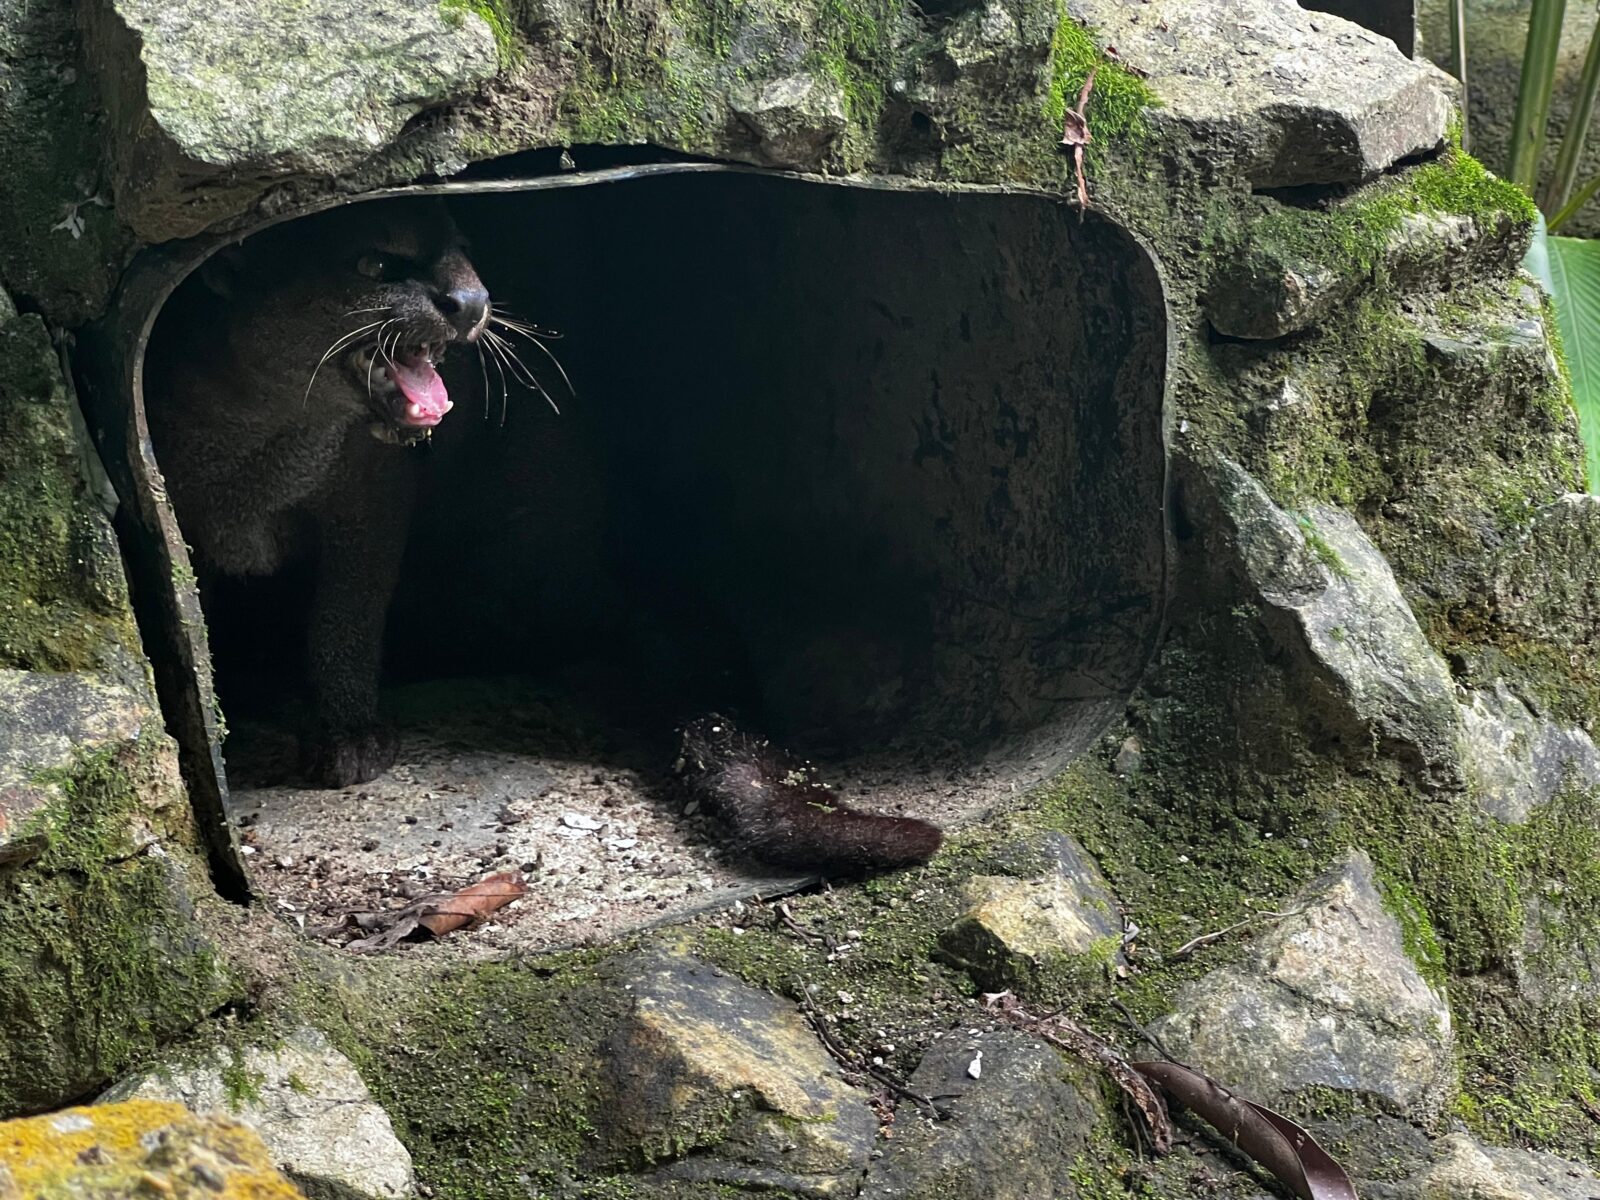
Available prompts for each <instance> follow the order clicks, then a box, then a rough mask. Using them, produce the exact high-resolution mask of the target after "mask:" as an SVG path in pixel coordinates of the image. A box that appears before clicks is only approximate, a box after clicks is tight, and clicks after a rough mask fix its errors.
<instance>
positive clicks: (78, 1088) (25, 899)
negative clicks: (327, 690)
mask: <svg viewBox="0 0 1600 1200" xmlns="http://www.w3.org/2000/svg"><path fill="white" fill-rule="evenodd" d="M8 793H9V795H15V794H16V792H15V791H14V790H10V789H8ZM24 796H25V799H24V805H23V807H24V808H25V809H26V810H27V811H26V815H23V816H22V817H21V819H20V820H19V821H18V822H17V824H16V825H10V823H9V818H10V816H11V815H12V814H13V813H14V812H15V811H16V810H15V809H14V808H13V807H12V805H11V804H10V802H9V799H8V800H6V801H0V810H4V811H5V812H6V813H7V817H8V831H7V834H6V835H5V844H6V847H7V848H8V851H9V853H10V854H11V856H12V860H11V861H10V862H9V863H6V864H4V865H3V866H0V929H4V930H5V937H4V939H0V1113H19V1112H36V1111H39V1110H41V1109H46V1108H51V1107H54V1106H55V1105H58V1104H61V1103H64V1102H66V1101H68V1100H70V1099H71V1098H73V1097H76V1096H82V1095H84V1094H85V1093H87V1092H89V1091H92V1090H93V1089H94V1088H97V1087H99V1086H101V1085H103V1084H104V1083H106V1082H107V1081H108V1080H109V1079H111V1078H113V1077H114V1076H115V1075H116V1074H118V1073H119V1072H121V1071H123V1070H125V1069H126V1068H127V1065H128V1063H129V1061H130V1060H131V1059H132V1058H134V1057H135V1056H138V1055H148V1054H150V1053H151V1052H153V1051H154V1049H155V1048H156V1047H157V1046H158V1045H160V1044H162V1043H164V1042H166V1041H168V1040H170V1039H172V1038H173V1037H176V1036H177V1035H178V1034H180V1033H182V1032H183V1031H185V1030H186V1029H188V1028H189V1027H191V1026H192V1025H194V1024H195V1023H196V1022H197V1021H199V1020H201V1019H202V1018H204V1017H205V1016H206V1014H208V1013H211V1012H214V1011H216V1010H217V1009H218V1008H219V1007H221V1006H223V1005H225V1004H227V1003H229V1002H230V1001H232V1000H236V999H238V998H239V995H240V983H239V981H238V979H237V978H236V977H235V976H234V975H233V974H232V972H231V971H230V970H229V969H228V967H227V966H226V963H225V960H224V959H223V957H222V953H221V950H220V947H219V945H218V943H217V942H216V940H215V939H214V938H213V936H212V934H211V933H210V932H209V924H208V921H209V920H210V918H209V917H206V918H205V919H202V917H203V913H202V910H206V909H207V908H208V906H210V905H214V904H217V903H218V902H217V901H216V900H215V897H214V896H213V895H212V893H211V887H210V881H209V879H208V877H207V875H206V871H205V866H204V860H203V858H202V856H201V855H200V853H199V851H198V845H197V838H196V834H195V829H194V824H193V819H192V816H191V814H190V812H189V808H188V805H187V803H186V801H185V797H184V792H183V788H182V785H181V783H180V781H179V778H178V767H177V758H176V754H175V752H174V749H173V747H172V744H171V742H170V741H169V740H168V739H167V738H166V736H165V735H164V734H162V733H161V732H160V722H159V719H156V718H154V716H153V715H152V716H151V717H150V719H149V720H148V721H147V724H146V728H145V729H144V730H143V731H141V733H140V734H139V736H138V737H137V738H130V739H128V740H126V741H123V742H121V743H119V744H115V745H110V746H106V747H104V748H102V749H100V750H99V751H98V752H94V753H90V754H86V755H79V756H77V757H75V758H74V759H73V760H72V762H71V763H70V764H69V765H67V766H64V767H62V768H61V769H59V770H58V771H56V772H54V773H53V774H52V775H51V776H50V777H49V778H48V779H46V780H40V781H36V782H35V784H33V785H29V786H28V787H25V788H24Z"/></svg>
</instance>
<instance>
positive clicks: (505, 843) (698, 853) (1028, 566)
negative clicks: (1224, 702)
mask: <svg viewBox="0 0 1600 1200" xmlns="http://www.w3.org/2000/svg"><path fill="white" fill-rule="evenodd" d="M620 174H621V175H625V176H626V178H618V179H617V180H615V181H611V182H607V183H604V184H594V185H592V186H534V185H532V184H530V185H529V186H527V187H526V188H518V187H517V186H515V185H514V184H512V183H507V182H505V181H498V182H497V183H495V184H494V185H492V186H491V185H485V186H486V188H487V189H488V190H482V191H473V190H472V185H459V186H457V187H454V188H443V189H436V190H440V191H444V192H446V193H447V195H446V202H447V203H448V205H449V207H450V210H451V213H452V216H453V217H454V219H455V221H456V223H457V225H458V226H459V227H460V228H461V230H462V231H463V232H464V234H465V235H466V237H467V238H468V240H469V243H470V247H471V255H472V258H473V261H474V263H475V265H476V267H477V270H478V272H479V274H480V275H481V277H482V279H483V281H484V283H485V285H486V286H487V288H488V290H489V292H490V293H491V295H492V296H493V297H494V300H495V302H496V304H498V305H501V306H503V307H504V309H506V310H507V311H508V312H510V313H512V314H515V316H516V317H517V318H521V319H523V320H525V321H527V322H529V323H531V324H532V325H534V326H536V327H538V328H540V329H542V330H548V331H554V332H555V333H558V334H559V337H543V336H541V337H540V342H541V343H542V345H536V344H534V343H533V342H531V341H530V340H528V339H526V338H522V339H516V340H515V341H514V343H513V345H514V346H515V349H516V350H517V351H518V353H519V354H520V356H521V359H522V361H523V363H525V364H526V367H525V370H526V372H528V373H530V374H531V376H532V377H533V378H534V379H535V380H537V383H538V389H535V388H534V387H530V386H528V381H527V380H525V379H524V378H521V377H520V376H522V374H523V370H519V369H517V368H515V367H514V366H513V365H512V364H509V363H505V362H501V363H498V364H497V363H496V361H495V360H494V358H493V357H490V358H482V359H480V356H479V355H478V354H477V353H474V352H473V351H472V349H471V348H468V347H458V348H456V349H455V350H453V351H452V352H451V356H450V358H448V359H447V361H446V364H445V366H444V367H443V368H442V373H443V376H444V379H445V381H446V383H447V385H448V387H449V389H450V394H451V396H452V398H454V399H455V400H456V406H455V409H454V410H453V411H452V412H451V414H450V415H449V416H448V417H447V418H446V420H445V421H444V422H443V423H442V424H441V425H440V426H439V428H438V429H437V431H436V432H435V434H434V436H433V437H432V438H431V440H430V442H429V443H428V444H427V445H426V446H424V447H421V448H420V449H417V450H401V449H397V451H396V452H397V453H411V454H415V455H417V457H418V459H419V460H420V461H419V465H420V468H421V474H422V476H423V483H422V489H421V493H420V499H419V503H418V505H417V508H416V510H415V513H414V515H413V517H412V519H411V529H410V534H409V542H408V548H407V552H406V560H405V566H404V570H403V573H402V577H401V580H400V583H399V586H398V589H397V591H396V594H395V598H394V601H393V604H392V606H391V608H390V612H389V620H388V632H387V638H386V651H385V680H386V692H385V701H386V706H387V709H388V712H389V715H390V717H391V718H392V719H393V720H394V721H395V722H396V724H397V725H398V727H399V729H400V732H401V734H402V739H403V741H402V753H401V758H400V762H399V763H398V764H397V766H396V767H395V768H394V769H392V770H391V771H390V772H388V773H386V774H385V775H383V776H381V777H380V778H379V779H377V780H374V781H373V782H372V783H369V784H363V785H358V786H356V787H352V788H348V789H345V790H344V791H343V792H318V791H313V790H310V789H307V788H305V787H303V786H302V785H301V784H300V783H299V782H298V781H297V780H296V779H295V777H294V767H293V765H292V763H293V758H292V733H293V729H294V727H295V723H296V716H297V714H298V713H299V712H300V711H302V710H303V708H304V701H305V673H304V669H303V661H304V657H303V653H302V651H301V649H300V647H301V645H302V644H303V638H304V613H305V611H306V600H307V583H308V570H307V569H305V568H300V569H291V570H288V571H285V572H283V573H282V574H281V575H279V576H277V577H275V578H273V579H270V580H249V581H237V580H227V579H215V580H211V579H208V580H206V581H205V584H204V590H205V596H204V603H205V617H206V628H207V630H208V633H209V638H210V652H211V658H212V661H213V662H214V664H215V669H216V681H217V689H218V694H219V696H220V699H221V705H222V709H223V711H224V712H225V713H226V715H227V718H228V724H229V726H230V727H231V732H230V734H229V737H228V740H227V742H226V743H225V745H224V746H223V748H222V749H223V755H224V757H225V759H226V764H227V772H228V784H229V787H228V791H229V793H230V794H229V797H228V804H229V810H230V812H231V813H233V815H234V816H235V818H236V819H237V820H238V822H239V823H240V824H241V825H242V826H243V836H244V838H245V841H246V843H247V852H248V851H253V852H254V855H255V857H254V860H253V861H254V863H255V864H256V865H254V866H253V867H252V875H253V876H254V878H255V881H256V885H257V887H258V890H261V891H265V892H266V893H268V894H269V895H272V896H274V897H276V898H277V899H278V902H279V903H280V905H281V906H282V907H285V908H287V909H290V910H292V911H295V912H296V913H298V914H300V917H301V919H302V920H303V921H304V922H305V923H307V924H308V926H315V925H319V924H322V923H324V922H325V921H327V920H328V919H330V918H331V917H333V916H335V915H336V913H337V910H338V909H339V908H340V907H341V906H343V907H345V908H349V907H352V906H359V905H360V904H361V903H362V902H363V897H365V898H366V900H367V901H374V902H387V901H388V900H389V899H393V898H394V897H399V898H404V897H406V896H409V895H414V894H416V893H417V891H418V889H419V888H420V889H423V890H426V889H428V888H433V887H436V886H441V885H445V884H448V885H451V886H454V885H457V884H460V883H465V882H470V879H471V878H472V877H473V876H474V875H475V874H481V873H483V872H486V871H490V870H495V869H501V868H505V867H508V866H516V867H518V868H521V869H525V870H527V871H529V872H530V873H531V874H532V875H534V876H535V877H536V878H542V879H544V880H546V881H547V882H548V884H549V890H550V895H549V897H548V898H547V900H546V902H544V904H543V905H542V919H541V918H533V919H532V921H531V924H532V925H535V926H537V927H538V932H537V933H530V934H527V935H525V936H521V937H518V936H517V935H515V931H514V930H513V932H512V933H511V934H508V935H507V936H508V937H510V938H511V941H512V942H513V943H515V944H526V945H547V944H558V943H562V942H567V941H572V940H581V939H580V938H578V937H576V936H575V935H577V934H578V933H579V932H580V931H581V934H582V937H593V936H598V935H600V934H602V933H604V932H606V931H610V930H616V929H621V928H626V927H628V926H630V925H637V924H639V923H642V922H645V921H650V920H658V919H662V917H663V916H670V915H673V914H674V913H679V912H684V911H690V910H692V909H694V908H697V907H703V906H704V905H705V904H707V903H714V902H716V901H717V900H718V899H719V898H722V899H731V898H733V897H734V896H737V895H742V894H746V893H748V892H749V891H750V890H760V889H762V888H766V889H768V890H770V889H772V888H773V887H775V886H776V883H775V881H774V880H773V879H772V878H771V877H770V876H765V875H763V874H762V873H761V872H760V871H759V870H758V869H755V868H752V867H751V865H750V864H739V863H727V862H721V861H719V859H718V856H717V854H716V851H715V838H714V831H707V830H705V829H703V828H699V827H697V826H696V825H695V821H694V820H693V819H690V820H685V819H684V815H683V813H682V812H681V807H680V806H679V805H677V804H676V802H675V801H674V800H673V798H672V792H671V788H670V785H669V779H670V768H671V764H672V758H673V752H674V737H673V731H674V729H675V728H676V727H677V725H678V724H680V723H681V722H683V721H685V720H687V719H689V718H691V717H693V716H696V715H698V714H700V713H703V712H706V711H708V710H715V711H722V712H730V713H733V714H735V715H736V717H737V719H738V720H739V721H740V723H741V724H742V725H744V726H745V727H747V728H749V729H751V730H752V731H755V732H759V733H760V734H762V735H765V736H769V737H771V738H773V739H774V740H775V741H777V742H779V743H781V744H782V745H784V746H785V747H787V748H789V749H791V750H793V751H794V752H796V753H798V754H801V755H804V756H806V757H808V758H809V759H811V760H813V761H814V762H816V763H817V764H818V767H819V770H820V772H821V773H822V776H823V777H824V778H826V779H828V780H830V781H831V782H833V783H834V784H836V785H837V786H838V788H839V790H840V794H841V795H843V796H846V797H849V798H851V799H852V801H853V802H855V803H858V804H860V805H862V806H864V807H868V808H875V809H879V810H882V811H889V812H906V813H911V814H914V815H918V816H923V817H925V818H928V819H932V820H935V821H936V822H939V823H944V824H949V823H959V822H960V821H962V820H966V819H971V818H973V817H975V816H977V815H979V814H981V813H982V812H985V811H987V810H989V809H990V808H992V807H993V806H994V805H995V804H997V803H998V802H1000V801H1002V800H1005V799H1007V798H1009V797H1012V796H1014V795H1016V794H1017V793H1018V792H1020V791H1021V790H1023V789H1025V788H1026V787H1028V786H1030V785H1031V784H1033V783H1035V782H1037V781H1039V780H1041V779H1043V778H1045V777H1046V776H1047V775H1048V774H1050V773H1051V772H1053V771H1055V770H1057V769H1059V768H1060V767H1061V766H1063V765H1064V764H1065V763H1066V762H1067V761H1068V760H1070V758H1072V757H1073V756H1074V755H1076V754H1078V753H1080V752H1082V751H1083V750H1084V749H1085V748H1086V747H1087V746H1088V745H1089V744H1090V743H1092V742H1093V740H1094V739H1095V738H1096V737H1098V736H1099V735H1100V734H1101V733H1102V732H1103V731H1104V730H1105V728H1106V727H1107V725H1108V724H1109V723H1110V722H1111V721H1113V720H1114V719H1115V717H1116V716H1117V714H1118V713H1119V712H1120V711H1121V710H1122V708H1123V706H1124V705H1125V704H1126V701H1127V699H1128V697H1129V696H1130V695H1131V693H1132V691H1133V689H1134V687H1135V686H1136V684H1137V682H1138V679H1139V677H1140V675H1141V673H1142V671H1143V668H1144V666H1145V663H1146V662H1147V660H1148V658H1149V656H1150V654H1151V652H1152V650H1153V647H1154V645H1155V641H1156V637H1157V635H1158V632H1159V628H1160V622H1161V617H1162V609H1163V601H1164V592H1165V562H1166V559H1165V550H1166V497H1165V486H1166V482H1165V481H1166V452H1165V438H1164V424H1163V421H1164V394H1165V384H1166V379H1165V367H1166V338H1167V330H1166V324H1165V313H1164V305H1163V300H1162V292H1161V286H1160V281H1159V278H1158V275H1157V272H1156V269H1155V266H1154V264H1153V263H1152V262H1151V260H1150V259H1149V257H1148V255H1147V254H1146V253H1145V252H1144V251H1143V250H1142V249H1141V248H1140V247H1139V246H1138V245H1137V244H1136V243H1135V242H1134V241H1133V239H1132V238H1130V237H1129V236H1128V235H1127V234H1126V233H1125V232H1124V231H1122V230H1121V229H1120V228H1118V227H1117V226H1116V225H1115V224H1113V223H1112V222H1110V221H1108V220H1105V219H1102V218H1100V217H1099V216H1098V215H1097V214H1094V213H1090V214H1088V215H1087V218H1086V219H1080V216H1079V214H1078V213H1077V211H1076V210H1075V209H1073V208H1071V207H1069V206H1067V205H1065V204H1063V203H1061V202H1059V201H1058V200H1056V199H1054V198H1049V197H1043V196H1038V195H1031V194H1014V193H1001V192H993V191H954V192H952V191H934V190H930V189H923V188H914V187H909V186H906V187H899V186H859V185H852V184H849V183H832V182H819V181H809V180H800V179H797V178H794V177H785V176H779V175H773V174H768V173H760V172H748V171H734V170H720V171H711V170H689V169H684V170H672V169H667V168H664V169H662V170H661V171H659V172H656V173H652V172H650V171H649V170H639V169H632V170H630V171H627V172H622V173H620ZM561 182H564V183H572V182H576V181H573V180H570V179H568V180H564V181H561ZM363 203H369V204H383V203H386V201H385V200H383V199H374V200H366V201H363ZM181 286H182V287H187V288H194V287H197V286H200V285H199V283H198V281H197V278H196V277H191V278H190V280H188V281H187V282H186V283H184V284H183V285H181ZM181 311H182V306H181V305H174V306H171V308H170V309H169V313H176V312H181ZM503 332H505V331H503ZM150 336H151V341H152V344H153V345H155V346H156V347H157V349H159V348H160V343H161V341H162V339H173V338H181V337H182V336H183V330H182V329H181V328H178V327H176V324H175V318H172V317H171V316H170V315H169V316H163V317H160V318H158V319H157V320H156V321H155V324H154V327H153V332H152V333H151V335H150ZM547 352H548V353H547ZM558 362H559V366H558V365H557V363H558ZM568 381H570V385H569V383H568ZM540 390H542V392H543V393H545V394H540ZM558 409H559V411H557V410H558ZM153 449H154V455H155V459H156V461H159V459H160V452H161V447H160V444H159V442H157V443H156V444H155V445H154V447H153ZM158 667H159V664H158ZM180 736H181V731H180ZM215 749H216V747H215V745H213V746H211V747H208V750H212V751H214V750H215ZM536 890H537V885H536ZM318 893H320V895H318ZM394 902H396V903H398V902H399V901H398V900H395V901H394ZM533 907H536V908H537V907H541V906H540V905H533ZM529 924H530V920H529V919H527V918H522V919H520V920H519V921H518V922H517V925H518V926H519V927H520V926H525V925H529Z"/></svg>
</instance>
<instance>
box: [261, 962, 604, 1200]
mask: <svg viewBox="0 0 1600 1200" xmlns="http://www.w3.org/2000/svg"><path fill="white" fill-rule="evenodd" d="M617 949H618V948H613V952H615V950H617ZM624 949H625V947H624ZM605 961H606V960H605V956H603V955H601V954H599V953H595V952H584V953H568V954H550V955H543V956H540V957H538V958H536V959H530V960H521V961H509V962H503V963H475V964H467V965H460V966H449V965H442V964H430V963H425V962H420V961H418V960H415V959H408V958H404V957H398V956H397V957H391V958H387V959H383V960H376V959H374V960H367V961H364V962H362V963H361V964H359V966H358V967H356V968H353V969H352V968H350V967H349V966H348V965H347V964H346V963H345V962H343V961H341V960H340V959H339V958H337V957H334V956H332V955H330V954H327V953H326V952H322V951H320V950H318V951H309V952H308V954H307V957H306V960H305V968H304V971H303V972H302V974H301V976H300V977H299V978H297V979H295V980H294V981H293V986H292V989H291V993H290V995H288V996H287V997H284V998H283V999H282V1000H281V1005H282V1008H283V1011H284V1013H285V1015H286V1016H288V1017H290V1018H291V1019H292V1020H293V1021H294V1022H301V1021H308V1022H310V1023H311V1024H314V1025H316V1026H318V1027H319V1028H321V1029H322V1030H323V1031H324V1032H326V1033H327V1034H328V1036H329V1037H330V1039H332V1041H333V1042H334V1044H335V1045H336V1046H338V1048H339V1049H340V1050H341V1051H342V1052H343V1053H344V1054H345V1055H347V1056H348V1057H349V1058H350V1059H351V1061H352V1062H354V1063H355V1065H356V1067H357V1069H358V1070H359V1071H360V1072H361V1075H362V1077H363V1078H364V1079H365V1080H366V1082H367V1085H368V1086H369V1087H370V1088H371V1089H372V1092H373V1094H374V1096H375V1097H376V1098H377V1100H378V1101H379V1103H381V1104H382V1105H383V1106H384V1108H385V1109H386V1110H387V1111H388V1113H389V1115H390V1117H391V1119H392V1120H393V1121H394V1124H395V1131H396V1133H397V1134H398V1135H399V1136H400V1139H401V1140H402V1141H403V1142H404V1143H405V1144H406V1147H407V1149H409V1150H410V1152H411V1155H412V1159H413V1162H414V1163H415V1165H416V1171H417V1176H418V1179H419V1180H420V1181H421V1182H422V1183H424V1184H426V1185H427V1186H428V1187H430V1188H432V1189H433V1191H434V1194H436V1195H440V1196H449V1197H451V1198H452V1200H511V1198H513V1197H515V1198H516V1200H526V1198H527V1197H528V1196H530V1195H533V1196H546V1195H550V1194H552V1193H554V1192H556V1191H558V1190H560V1189H559V1187H558V1185H559V1184H561V1183H562V1182H563V1181H565V1180H567V1179H569V1178H570V1177H571V1176H572V1175H573V1173H574V1171H575V1169H576V1164H578V1163H579V1162H580V1161H583V1160H585V1159H586V1157H587V1156H589V1155H591V1154H592V1153H593V1150H594V1131H593V1128H592V1126H591V1124H590V1119H589V1118H590V1114H592V1113H593V1112H594V1111H595V1109H596V1105H597V1099H596V1097H597V1095H598V1089H599V1079H598V1076H597V1075H596V1072H595V1071H594V1069H593V1063H594V1061H595V1056H596V1053H597V1042H598V1038H599V1037H601V1036H602V1035H603V1033H604V1030H605V1029H606V1028H608V1027H610V1026H611V1025H613V1024H614V1023H615V1021H616V1019H617V1016H618V1013H619V1011H620V1010H619V1006H620V1005H623V1004H625V1003H626V997H625V995H623V994H622V993H621V992H620V989H617V988H614V987H609V986H606V985H604V984H603V982H602V980H601V977H600V975H599V974H598V973H597V967H598V966H599V965H600V964H602V963H604V962H605ZM396 995H404V996H411V997H416V998H417V1001H418V1002H417V1003H415V1004H412V1005H407V1006H405V1007H404V1008H401V1009H397V1008H396V1007H395V1005H394V997H395V996H396ZM563 1194H565V1193H563ZM598 1194H603V1193H598ZM624 1194H625V1193H624Z"/></svg>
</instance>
